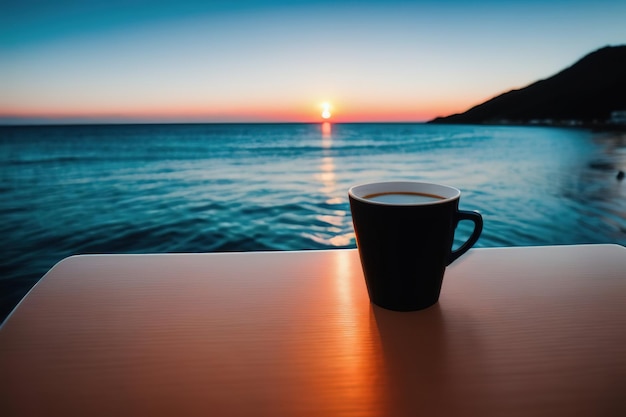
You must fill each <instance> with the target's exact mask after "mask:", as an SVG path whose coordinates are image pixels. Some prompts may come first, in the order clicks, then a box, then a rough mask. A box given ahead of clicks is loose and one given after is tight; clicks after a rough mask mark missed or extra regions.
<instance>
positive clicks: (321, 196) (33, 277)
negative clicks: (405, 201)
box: [0, 124, 626, 320]
mask: <svg viewBox="0 0 626 417" xmlns="http://www.w3.org/2000/svg"><path fill="white" fill-rule="evenodd" d="M620 170H622V171H626V134H625V133H623V132H622V133H619V132H592V131H590V130H585V129H575V128H551V127H490V126H445V125H426V124H333V125H331V124H190V125H184V124H183V125H84V126H29V127H26V126H22V127H9V126H2V127H0V236H2V250H1V255H0V256H1V258H0V294H1V299H0V320H2V319H3V318H4V317H5V316H6V314H7V313H8V312H9V311H10V310H11V309H12V308H13V306H14V305H15V304H16V303H17V302H18V301H19V300H20V299H21V297H23V295H24V294H25V293H26V292H27V291H28V290H29V289H30V288H31V287H32V286H33V285H34V284H35V283H36V282H37V281H38V280H39V279H40V278H41V277H42V276H43V274H44V273H45V272H46V271H47V270H48V269H50V268H51V267H52V266H53V265H54V264H55V263H57V262H58V261H60V260H61V259H63V258H65V257H67V256H70V255H73V254H86V253H164V252H218V251H264V250H306V249H329V248H353V247H355V239H354V234H353V230H352V223H351V222H352V220H351V217H350V209H349V206H348V198H347V190H348V188H349V187H350V186H352V185H355V184H360V183H365V182H370V181H381V180H398V179H405V180H416V181H430V182H437V183H442V184H448V185H452V186H455V187H457V188H459V189H461V190H462V196H461V204H460V206H461V209H466V210H478V211H480V212H481V213H482V215H483V217H484V231H483V234H482V237H481V238H480V240H479V242H478V244H477V246H478V247H494V246H524V245H560V244H580V243H617V244H621V245H626V180H623V181H620V180H618V179H617V173H618V172H619V171H620ZM464 223H465V222H464ZM464 223H461V225H460V226H459V229H458V230H457V231H458V238H457V244H458V241H460V240H462V239H463V238H464V237H465V236H467V234H468V233H469V229H471V224H464Z"/></svg>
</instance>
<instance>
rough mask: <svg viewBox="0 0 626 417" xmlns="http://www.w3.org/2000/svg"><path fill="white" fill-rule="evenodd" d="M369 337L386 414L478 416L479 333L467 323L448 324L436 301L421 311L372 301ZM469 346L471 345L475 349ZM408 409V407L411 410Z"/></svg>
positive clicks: (479, 393) (479, 389)
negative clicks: (377, 357)
mask: <svg viewBox="0 0 626 417" xmlns="http://www.w3.org/2000/svg"><path fill="white" fill-rule="evenodd" d="M370 323H371V326H372V337H374V338H379V340H378V343H380V345H381V348H382V355H383V373H384V378H383V381H382V390H383V391H384V392H383V393H381V394H382V397H383V398H384V401H385V402H387V405H388V407H390V410H393V413H392V414H390V415H395V416H401V415H412V413H415V412H419V415H429V416H438V415H441V416H444V415H479V414H480V412H482V411H484V410H480V409H478V408H480V407H478V403H477V401H476V400H475V399H476V396H481V395H483V393H481V392H480V391H481V387H480V386H467V384H466V383H467V382H468V381H469V380H470V379H471V377H472V376H473V375H476V374H480V367H481V363H483V361H482V360H481V358H480V357H475V353H476V352H480V349H478V348H477V344H479V343H480V340H479V337H478V335H476V334H473V332H472V330H471V326H470V327H469V328H466V329H464V330H462V331H461V332H459V331H458V328H456V329H454V328H451V326H450V323H446V319H445V314H444V312H443V311H442V309H441V307H440V305H439V303H437V304H435V305H433V306H431V307H429V308H427V309H424V310H420V311H413V312H396V311H390V310H386V309H384V308H381V307H378V306H375V305H372V306H371V308H370ZM473 347H474V348H475V349H473ZM409 410H412V411H409Z"/></svg>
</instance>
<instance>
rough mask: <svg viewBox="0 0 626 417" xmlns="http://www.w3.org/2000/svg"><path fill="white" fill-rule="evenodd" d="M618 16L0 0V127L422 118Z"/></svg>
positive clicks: (529, 0)
mask: <svg viewBox="0 0 626 417" xmlns="http://www.w3.org/2000/svg"><path fill="white" fill-rule="evenodd" d="M624 22H626V1H624V0H594V1H582V0H571V1H565V0H563V1H560V0H559V1H554V0H514V1H506V0H474V1H472V2H468V1H460V0H438V1H437V0H432V1H430V0H428V1H421V0H413V1H403V0H387V1H376V0H372V1H368V0H361V1H342V0H335V1H326V0H320V1H303V0H300V1H298V0H292V1H286V0H275V1H258V0H248V1H237V0H231V1H226V0H225V1H184V0H151V1H148V0H56V1H50V0H0V124H22V123H27V124H28V123H36V124H38V123H101V122H104V123H109V122H112V123H125V122H168V123H169V122H217V123H238V122H318V121H320V120H322V116H321V115H322V112H325V116H330V117H329V120H331V121H333V122H404V121H406V122H422V121H427V120H430V119H432V118H434V117H437V116H445V115H449V114H454V113H459V112H463V111H465V110H467V109H469V108H470V107H472V106H474V105H476V104H479V103H481V102H483V101H485V100H487V99H489V98H491V97H494V96H496V95H498V94H500V93H503V92H505V91H508V90H511V89H514V88H521V87H524V86H526V85H528V84H530V83H532V82H534V81H536V80H539V79H542V78H547V77H549V76H551V75H553V74H555V73H557V72H558V71H560V70H562V69H564V68H565V67H567V66H569V65H572V64H573V63H574V62H576V61H577V60H578V59H580V58H582V57H583V56H584V55H586V54H587V53H590V52H592V51H594V50H596V49H598V48H601V47H603V46H606V45H621V44H626V24H625V23H624Z"/></svg>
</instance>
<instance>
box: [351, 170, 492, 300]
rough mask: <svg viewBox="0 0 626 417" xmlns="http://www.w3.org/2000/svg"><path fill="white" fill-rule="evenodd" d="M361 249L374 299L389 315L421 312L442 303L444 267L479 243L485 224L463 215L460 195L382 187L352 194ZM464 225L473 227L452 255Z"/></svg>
mask: <svg viewBox="0 0 626 417" xmlns="http://www.w3.org/2000/svg"><path fill="white" fill-rule="evenodd" d="M348 197H349V199H350V210H351V212H352V221H353V225H354V231H355V234H356V241H357V247H358V250H359V255H360V258H361V265H362V267H363V274H364V276H365V283H366V285H367V291H368V294H369V297H370V300H371V301H372V302H373V303H374V304H376V305H378V306H380V307H384V308H387V309H390V310H397V311H412V310H420V309H423V308H426V307H429V306H431V305H433V304H435V303H436V302H437V301H438V300H439V293H440V292H441V284H442V282H443V275H444V272H445V269H446V266H448V265H450V264H451V263H452V262H453V261H455V260H456V259H458V258H459V257H460V256H461V255H463V254H464V253H465V252H467V250H468V249H470V248H471V247H472V246H473V245H474V244H475V243H476V241H477V240H478V238H479V236H480V233H481V231H482V228H483V219H482V216H481V215H480V214H479V213H478V212H471V211H461V210H459V199H460V197H461V192H460V191H459V190H457V189H456V188H453V187H448V186H445V185H438V184H431V183H423V182H407V181H405V182H379V183H371V184H363V185H357V186H354V187H352V188H350V190H349V191H348ZM461 220H470V221H472V222H474V230H473V232H472V234H471V235H470V237H469V238H468V239H467V241H466V242H465V243H464V244H463V245H461V246H460V247H459V248H458V249H456V250H452V244H453V242H454V231H455V229H456V227H457V224H458V223H459V221H461Z"/></svg>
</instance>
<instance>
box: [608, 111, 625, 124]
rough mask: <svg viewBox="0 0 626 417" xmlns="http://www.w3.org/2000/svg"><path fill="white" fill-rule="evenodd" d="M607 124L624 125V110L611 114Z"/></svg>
mask: <svg viewBox="0 0 626 417" xmlns="http://www.w3.org/2000/svg"><path fill="white" fill-rule="evenodd" d="M609 123H611V124H613V125H626V110H617V111H613V112H611V118H610V119H609Z"/></svg>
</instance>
